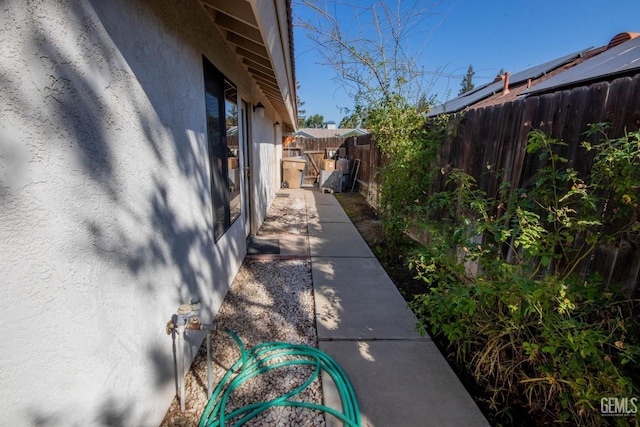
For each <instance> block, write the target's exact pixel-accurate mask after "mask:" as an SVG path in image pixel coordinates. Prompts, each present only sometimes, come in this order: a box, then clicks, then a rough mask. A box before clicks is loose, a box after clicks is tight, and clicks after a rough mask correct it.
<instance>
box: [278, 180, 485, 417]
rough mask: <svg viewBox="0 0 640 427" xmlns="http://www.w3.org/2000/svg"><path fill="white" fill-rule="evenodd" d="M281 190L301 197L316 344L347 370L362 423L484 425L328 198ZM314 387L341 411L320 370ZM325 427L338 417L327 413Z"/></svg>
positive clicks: (307, 191)
mask: <svg viewBox="0 0 640 427" xmlns="http://www.w3.org/2000/svg"><path fill="white" fill-rule="evenodd" d="M283 191H286V192H288V193H290V195H291V196H294V197H304V198H305V200H306V206H307V220H308V254H309V255H310V256H311V265H312V277H313V288H314V293H315V305H316V310H315V311H316V323H317V331H318V340H319V346H320V349H321V350H323V351H324V352H326V353H327V354H329V355H330V356H331V357H333V358H334V359H335V360H336V361H337V362H338V363H339V364H340V365H341V366H342V368H343V369H344V370H345V372H346V373H347V375H348V377H349V379H350V381H351V383H352V385H353V387H354V389H355V393H356V397H357V399H358V403H359V405H360V411H361V414H362V420H363V425H366V426H378V427H388V426H402V427H410V426H420V427H424V426H438V427H445V426H488V425H489V424H488V422H487V421H486V419H485V417H484V416H483V415H482V413H481V412H480V410H479V409H478V407H477V406H476V404H475V402H474V401H473V400H472V399H471V396H470V395H469V393H467V391H466V390H465V388H464V387H463V386H462V384H461V383H460V381H459V380H458V378H457V377H456V375H455V374H454V372H453V371H452V370H451V368H450V367H449V365H448V364H447V362H446V360H445V359H444V357H443V356H442V354H441V353H440V351H439V350H438V348H437V347H436V346H435V344H434V343H433V342H432V341H431V339H430V338H429V337H428V336H427V337H422V336H420V334H418V333H417V332H416V330H415V326H416V323H417V319H416V318H415V316H414V315H413V313H412V312H411V311H410V310H409V309H407V308H406V304H405V301H404V299H403V298H402V296H401V295H400V293H399V292H398V290H397V288H396V287H395V285H394V284H393V282H392V281H391V279H389V277H388V276H387V274H386V272H385V271H384V269H383V268H382V267H381V266H380V264H379V263H378V261H377V259H376V258H375V256H374V255H373V253H372V252H371V250H370V249H369V247H368V246H367V244H366V242H365V241H364V239H363V238H362V237H361V236H360V234H359V232H358V231H357V229H356V228H355V226H354V225H353V223H352V222H351V220H350V219H349V218H348V217H347V215H346V214H345V212H344V211H343V209H342V207H341V206H340V204H339V203H338V201H337V200H336V198H335V197H334V196H333V195H331V194H323V193H321V192H320V191H318V190H315V189H300V190H283ZM282 244H284V246H285V248H283V250H284V251H287V249H286V242H283V241H281V245H282ZM298 248H299V246H298ZM322 387H323V393H324V399H325V403H326V404H328V405H329V406H332V407H334V408H336V409H338V410H341V404H340V401H339V395H338V393H337V391H336V388H335V387H334V385H333V382H332V381H331V379H330V378H329V377H328V376H327V377H323V383H322ZM327 425H329V426H334V425H335V426H338V425H342V423H341V422H338V421H337V420H336V419H335V418H334V417H332V416H330V415H327Z"/></svg>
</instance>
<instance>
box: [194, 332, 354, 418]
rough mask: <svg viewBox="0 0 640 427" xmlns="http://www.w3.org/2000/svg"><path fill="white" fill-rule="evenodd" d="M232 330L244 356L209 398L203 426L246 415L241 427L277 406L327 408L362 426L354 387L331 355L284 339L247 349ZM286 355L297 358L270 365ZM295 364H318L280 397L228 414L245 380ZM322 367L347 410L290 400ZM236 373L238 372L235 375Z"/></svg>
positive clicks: (334, 413) (326, 410)
mask: <svg viewBox="0 0 640 427" xmlns="http://www.w3.org/2000/svg"><path fill="white" fill-rule="evenodd" d="M228 332H229V334H230V335H231V336H232V337H233V339H234V340H235V342H236V343H237V344H238V346H239V347H240V351H241V356H240V358H238V360H237V361H236V362H235V363H234V364H233V366H232V367H231V368H230V369H229V370H228V371H227V373H226V374H225V376H224V377H223V378H222V380H221V381H220V382H219V383H218V385H217V387H216V389H215V390H214V392H213V394H212V395H211V399H209V403H208V404H207V406H206V408H205V410H204V413H203V414H202V418H201V419H200V427H224V426H225V422H226V421H227V420H231V419H233V418H237V417H239V416H242V418H240V419H239V420H238V421H237V422H236V423H235V424H234V425H235V426H241V425H243V424H244V423H246V422H247V421H249V420H250V419H251V418H253V417H255V416H257V415H258V414H260V413H261V412H263V411H265V410H267V409H269V408H273V407H276V406H293V407H302V408H307V409H313V410H318V411H323V412H327V413H329V414H331V415H333V416H334V417H336V418H338V419H339V420H340V421H342V422H343V424H344V425H345V426H350V427H360V426H361V425H362V424H361V419H360V410H359V408H358V402H357V400H356V397H355V393H354V391H353V387H352V386H351V383H350V382H349V379H348V378H347V375H346V374H345V373H344V371H343V370H342V368H341V367H340V366H339V365H338V364H337V363H336V362H335V360H333V359H332V358H331V357H330V356H329V355H328V354H326V353H324V352H323V351H321V350H318V349H317V348H315V347H310V346H307V345H301V344H291V343H284V342H267V343H263V344H259V345H257V346H255V347H254V348H253V349H251V350H250V351H246V350H245V347H244V344H243V343H242V341H241V340H240V338H238V335H236V333H235V332H233V331H231V330H229V331H228ZM282 357H285V358H291V357H293V358H294V359H293V360H286V361H284V362H276V363H271V364H269V361H271V360H273V359H276V358H282ZM293 365H309V366H312V367H315V370H314V372H313V374H312V375H311V376H310V377H309V378H307V380H306V381H305V382H304V383H303V384H302V385H300V386H299V387H297V388H295V389H294V390H292V391H290V392H288V393H286V394H284V395H282V396H280V397H277V398H275V399H273V400H269V401H264V402H256V403H252V404H250V405H247V406H244V407H242V408H239V409H237V410H235V411H232V412H230V413H227V411H226V404H227V401H228V400H229V396H230V395H231V393H232V392H233V391H234V390H235V389H236V388H238V387H239V386H240V385H241V384H242V383H244V382H245V381H248V380H249V379H251V378H253V377H255V376H256V375H260V374H263V373H265V372H268V371H271V370H273V369H278V368H282V367H285V366H293ZM322 370H324V371H326V372H327V373H328V374H329V375H330V376H331V378H332V379H333V381H334V383H335V384H336V387H337V388H338V392H339V393H340V398H341V400H342V408H343V412H339V411H337V410H335V409H333V408H330V407H328V406H325V405H318V404H315V403H309V402H298V401H293V400H290V398H291V397H293V396H295V395H297V394H298V393H300V392H301V391H303V390H304V389H306V388H307V387H308V386H309V385H310V384H311V383H312V382H313V381H314V380H315V379H316V378H317V377H318V375H320V373H321V372H322ZM234 373H235V374H236V375H235V376H234ZM232 377H233V378H232Z"/></svg>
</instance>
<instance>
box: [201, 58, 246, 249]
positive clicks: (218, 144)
mask: <svg viewBox="0 0 640 427" xmlns="http://www.w3.org/2000/svg"><path fill="white" fill-rule="evenodd" d="M202 62H203V76H204V87H205V116H206V121H207V123H206V126H207V146H208V151H209V153H208V157H209V169H210V172H209V173H210V184H211V210H212V215H213V218H212V219H213V236H214V242H217V241H218V240H219V239H220V238H221V237H222V236H223V235H224V234H225V232H226V231H227V230H228V229H229V228H230V227H231V225H232V224H233V223H234V222H235V221H236V220H237V219H238V218H239V217H240V212H239V210H236V209H234V210H233V215H232V209H231V201H232V198H231V196H234V200H236V199H237V198H238V197H240V195H239V194H240V190H239V187H236V186H235V185H232V180H231V177H230V168H229V166H230V164H229V159H232V158H233V157H232V156H233V155H232V153H230V152H229V151H230V150H229V147H228V144H227V108H228V107H229V104H228V103H229V102H232V103H233V104H234V105H236V108H237V99H235V98H237V88H236V86H235V85H234V84H233V83H232V82H231V81H230V80H229V79H228V78H226V77H225V76H224V74H222V73H221V72H220V71H219V70H218V69H217V68H216V67H215V66H214V65H213V64H212V63H211V62H210V61H209V60H208V59H207V58H206V57H205V56H203V57H202ZM234 95H235V98H234ZM232 166H234V167H232V169H231V172H232V173H236V174H237V173H239V172H238V169H237V167H238V165H236V162H233V165H232ZM230 193H233V194H230ZM235 203H236V202H234V204H235Z"/></svg>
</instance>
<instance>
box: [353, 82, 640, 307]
mask: <svg viewBox="0 0 640 427" xmlns="http://www.w3.org/2000/svg"><path fill="white" fill-rule="evenodd" d="M598 122H608V123H609V124H610V125H611V127H610V130H609V137H610V138H618V137H621V136H623V135H624V134H625V131H629V132H635V131H637V130H638V129H639V128H640V75H636V76H635V77H624V78H619V79H616V80H613V81H612V82H601V83H595V84H592V85H590V86H583V87H577V88H573V89H570V90H564V91H558V92H555V93H550V94H545V95H541V96H532V97H528V98H524V99H518V100H515V101H511V102H507V103H504V104H500V105H494V106H489V107H485V108H479V109H471V110H468V111H466V112H464V113H462V114H455V115H453V116H452V117H451V120H450V125H449V126H450V129H449V130H450V135H449V137H448V138H447V139H446V141H445V142H444V143H443V145H442V146H441V149H440V152H439V155H438V159H437V163H436V165H434V167H435V168H437V169H436V170H440V169H443V170H447V169H449V168H457V169H461V170H463V171H465V172H466V173H468V174H470V175H472V176H473V177H474V178H475V179H476V181H477V184H478V187H479V188H480V189H481V190H482V191H484V192H485V193H486V194H487V195H488V196H489V197H494V198H495V197H498V192H499V188H500V185H501V184H502V183H503V182H505V181H508V182H509V183H510V184H511V188H514V189H515V188H526V187H528V186H529V185H530V184H531V183H532V182H533V180H535V177H536V172H537V170H538V169H539V168H541V167H543V166H544V160H541V159H540V158H539V156H538V155H527V153H526V149H525V148H526V145H527V141H528V135H529V133H530V132H531V131H532V130H534V129H537V130H541V131H543V132H544V133H545V134H547V135H548V136H550V137H552V138H555V139H558V140H561V141H563V142H564V143H565V144H566V146H562V147H561V148H560V150H561V151H560V152H559V153H558V154H559V155H561V156H562V157H564V158H567V159H568V161H569V162H568V163H567V167H571V168H573V169H575V170H577V171H578V172H579V174H580V176H582V177H586V176H587V175H588V174H589V170H590V168H591V166H592V161H593V154H589V153H587V152H585V151H584V150H583V149H582V147H581V143H582V142H583V141H587V140H588V139H587V138H586V137H585V136H584V132H585V131H586V130H587V129H588V127H589V125H590V124H592V123H598ZM590 142H592V143H595V142H597V138H592V139H591V140H590ZM345 144H346V147H347V153H348V157H349V158H350V159H355V158H360V159H361V160H362V164H363V167H362V169H361V172H360V174H359V177H358V182H359V184H360V185H359V188H360V192H361V193H362V194H364V195H365V196H367V198H368V200H369V201H370V203H372V204H374V205H375V204H376V201H377V197H378V184H379V181H378V168H379V167H380V165H381V162H383V161H384V159H382V158H381V156H380V151H379V149H378V148H377V147H376V146H375V143H374V141H373V140H372V138H370V137H369V136H367V137H366V138H365V137H360V138H358V139H355V138H353V139H349V140H347V141H345ZM365 165H366V167H365ZM446 179H447V177H446V176H445V175H444V174H436V178H435V180H434V181H433V183H432V187H431V189H430V192H431V193H433V192H438V191H442V190H444V189H445V185H446ZM639 191H640V190H639ZM611 208H612V209H615V206H611ZM595 272H598V273H599V274H600V275H601V277H603V278H604V280H605V281H606V283H607V284H609V283H622V284H623V287H624V289H625V291H626V292H627V293H628V294H630V295H631V294H634V293H635V294H637V293H639V292H640V285H639V283H640V241H638V239H637V238H634V237H633V236H622V237H621V238H620V239H618V240H617V241H616V242H611V243H609V244H607V245H603V246H601V247H599V248H598V249H597V251H596V252H595V255H594V256H593V257H592V258H591V259H589V260H586V261H585V262H584V265H583V266H582V273H583V274H585V275H587V274H593V273H595Z"/></svg>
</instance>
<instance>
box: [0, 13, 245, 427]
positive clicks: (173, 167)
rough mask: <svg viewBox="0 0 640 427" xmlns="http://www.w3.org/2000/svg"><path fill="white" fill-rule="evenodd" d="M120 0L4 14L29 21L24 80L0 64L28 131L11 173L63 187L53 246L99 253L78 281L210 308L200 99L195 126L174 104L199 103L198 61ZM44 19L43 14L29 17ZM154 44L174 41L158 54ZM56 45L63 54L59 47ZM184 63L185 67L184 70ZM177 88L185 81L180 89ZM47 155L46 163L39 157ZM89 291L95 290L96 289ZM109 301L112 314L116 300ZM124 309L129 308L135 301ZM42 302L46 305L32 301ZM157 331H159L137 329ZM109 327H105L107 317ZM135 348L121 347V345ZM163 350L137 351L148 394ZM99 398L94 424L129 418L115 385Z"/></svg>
mask: <svg viewBox="0 0 640 427" xmlns="http://www.w3.org/2000/svg"><path fill="white" fill-rule="evenodd" d="M125 3H128V2H120V5H119V6H118V7H114V5H113V4H112V3H109V5H107V4H106V3H105V2H100V1H93V2H90V3H89V4H91V5H92V6H93V7H94V9H95V10H91V8H90V6H87V3H84V2H80V3H76V2H71V3H70V4H68V5H63V4H60V5H58V6H53V5H51V6H47V7H51V8H58V9H57V12H56V14H49V15H48V16H46V17H45V15H43V14H42V12H43V11H42V10H39V9H40V8H43V6H41V5H39V4H27V5H24V7H23V8H22V9H23V10H22V11H20V12H15V11H11V12H15V13H21V14H24V16H26V17H27V18H26V19H22V21H23V22H29V23H30V25H29V26H27V27H23V28H22V29H20V31H22V32H26V33H28V34H24V36H25V37H23V40H24V44H25V46H24V49H25V50H28V51H30V52H33V53H34V55H32V56H33V57H32V58H31V59H30V61H31V63H29V64H28V67H27V66H25V68H26V69H28V70H29V73H28V75H27V77H24V78H20V77H18V76H16V78H13V75H14V74H16V72H15V70H13V69H11V70H7V69H0V81H1V82H2V84H3V87H4V88H6V90H7V93H10V94H11V99H10V101H11V104H12V105H13V106H14V108H16V109H20V110H21V111H22V113H21V115H24V116H27V117H26V120H25V121H28V122H29V123H30V124H32V126H33V129H31V126H30V129H29V132H30V138H29V140H28V143H27V144H28V148H26V150H29V151H31V152H32V153H36V154H35V155H34V157H33V158H32V159H31V164H30V165H29V166H27V161H26V160H25V161H24V162H23V163H21V164H20V165H19V166H17V168H23V169H24V170H22V171H19V172H21V173H23V174H24V175H29V173H30V172H31V171H32V170H34V169H38V168H41V169H42V170H43V171H44V172H43V174H46V179H47V180H49V181H50V182H49V183H48V184H47V185H49V184H52V185H57V184H59V186H58V187H59V188H60V191H59V192H57V193H56V194H65V196H66V195H68V198H69V200H64V201H59V202H58V203H56V204H55V205H54V206H55V208H56V209H59V211H57V212H55V214H56V215H59V216H60V217H61V218H64V220H65V221H68V222H73V224H72V225H71V226H70V228H73V229H75V230H79V233H78V235H70V236H66V238H67V239H68V241H66V239H65V242H64V244H65V245H81V246H84V248H82V247H79V248H76V249H75V250H76V251H77V252H82V249H86V251H85V252H86V253H89V254H93V256H95V257H97V258H98V259H101V260H102V263H101V264H100V265H101V266H102V267H98V268H94V267H93V266H92V267H91V269H89V270H88V271H87V272H86V274H85V277H87V278H89V279H91V283H83V284H82V285H83V286H89V287H92V286H93V287H96V286H100V284H105V283H109V286H110V287H112V288H114V289H111V290H110V292H112V293H115V294H117V293H119V292H122V295H123V296H126V295H131V294H134V293H140V292H143V293H144V294H145V298H146V299H147V301H148V302H149V305H150V306H153V305H154V301H157V300H158V299H162V300H164V301H165V302H166V301H176V302H185V301H189V299H190V298H191V297H192V296H194V295H198V294H199V293H200V291H201V290H203V289H207V290H208V292H209V293H210V294H209V295H208V296H207V298H203V302H205V303H209V304H204V308H205V310H204V312H203V314H206V315H208V316H209V317H210V318H212V317H213V315H214V314H215V313H214V312H213V308H212V307H213V304H211V302H212V301H213V302H217V301H218V302H221V301H222V298H223V297H224V293H225V292H226V288H225V287H224V285H221V284H217V286H218V287H219V289H215V288H214V286H215V285H216V284H212V283H211V282H212V281H213V279H214V272H216V271H219V270H222V271H227V270H228V269H229V267H228V266H226V265H221V264H222V263H223V262H224V260H221V259H220V257H219V256H218V255H219V254H217V253H216V252H215V251H214V242H213V235H212V227H211V205H210V189H209V175H208V166H207V153H206V140H205V137H204V133H203V132H204V128H205V123H204V106H202V107H203V108H202V119H203V120H202V123H198V126H194V124H193V122H194V120H195V121H196V122H198V117H195V118H194V117H193V116H191V115H190V114H189V111H185V110H186V109H184V108H181V105H194V104H195V105H199V104H198V101H200V97H199V96H200V95H198V96H196V95H194V93H199V91H198V90H197V89H196V90H193V86H195V85H196V84H197V87H198V88H199V87H201V86H202V85H203V83H202V81H201V80H202V77H201V70H200V69H198V68H197V67H195V68H194V61H193V58H197V60H198V61H199V60H200V57H199V56H195V55H193V57H192V58H189V57H188V56H189V55H190V54H191V52H190V51H189V49H188V48H186V47H185V46H180V44H181V43H183V42H184V44H187V43H186V40H185V39H186V37H181V34H180V33H179V32H177V31H176V32H175V34H170V35H169V34H164V35H162V37H164V38H165V39H162V38H160V39H158V40H156V43H155V45H154V44H152V43H144V41H148V40H149V35H145V34H143V33H144V32H145V29H147V28H148V27H149V22H148V21H149V19H151V18H148V17H146V16H145V12H147V10H146V8H145V9H144V10H137V12H138V14H135V13H129V12H130V8H136V7H140V6H136V5H125ZM149 3H151V2H149ZM21 7H22V6H21ZM155 7H157V8H160V6H155ZM173 7H174V8H177V9H180V8H179V7H178V6H173ZM96 13H97V19H96V15H95V14H96ZM182 13H183V14H184V13H185V12H184V11H182ZM44 19H50V20H51V21H53V22H49V21H47V22H46V23H45V22H43V21H41V20H44ZM56 20H59V21H60V22H56ZM66 22H71V23H72V24H71V25H65V23H66ZM137 23H140V25H139V26H136V24H137ZM49 24H51V25H49ZM55 25H60V27H59V28H65V31H64V32H62V33H60V34H58V35H56V36H52V34H50V33H49V31H50V30H49V29H48V28H50V27H52V26H55ZM157 25H159V24H156V26H157ZM105 30H106V32H105ZM129 30H134V31H137V32H139V33H140V34H131V33H130V31H129ZM138 36H140V37H138ZM167 41H170V42H172V43H173V46H170V48H169V49H166V47H167V46H166V42H167ZM69 44H71V45H73V47H74V49H69V48H68V47H69ZM181 50H187V51H188V52H189V53H184V54H183V55H184V57H182V58H178V59H179V60H178V61H175V62H172V61H171V60H170V58H163V57H162V55H161V56H160V57H158V56H157V54H158V52H163V55H171V54H175V53H176V52H180V51H181ZM3 63H5V64H6V63H7V62H6V61H5V62H3ZM185 63H186V65H189V67H185V68H186V71H185V70H183V69H181V68H180V67H181V66H182V65H185ZM154 64H160V65H161V66H154ZM22 65H24V64H22ZM52 65H53V66H52ZM3 68H4V67H3ZM187 72H191V73H192V74H191V75H190V76H185V73H187ZM163 73H169V74H171V75H173V76H174V77H175V76H180V78H183V77H186V78H185V80H184V81H183V82H182V83H181V84H176V85H171V84H166V83H167V82H166V81H163V80H158V77H159V76H160V75H162V74H163ZM29 79H31V80H32V81H29ZM196 79H197V80H198V81H197V82H196ZM165 80H166V79H165ZM34 85H35V86H36V88H37V93H34V91H33V87H34ZM185 87H187V88H188V87H191V89H192V90H186V91H182V90H181V89H182V88H185ZM190 96H191V97H192V98H189V97H190ZM7 147H8V146H7ZM14 148H15V147H14ZM5 149H6V148H5ZM20 149H21V148H15V150H16V151H19V150H20ZM3 150H4V149H3ZM3 155H4V153H3ZM15 156H18V157H19V156H20V154H19V153H18V154H15ZM15 156H14V157H15ZM141 156H145V158H141ZM47 157H50V158H51V159H53V160H54V162H53V163H51V162H49V163H47V162H46V158H47ZM43 159H44V160H43ZM56 162H57V163H56ZM67 168H68V169H67ZM61 171H67V172H64V173H61ZM0 179H2V180H3V181H5V180H8V179H9V178H6V177H2V176H0ZM36 185H39V184H36ZM0 188H1V189H2V191H0V199H1V200H2V201H3V203H4V200H6V199H8V198H16V199H17V196H18V191H19V189H16V188H13V187H12V186H11V185H10V183H9V182H6V181H5V182H2V181H0ZM12 191H15V194H12ZM67 192H68V194H67ZM230 240H231V239H230ZM53 244H54V245H55V244H60V242H58V241H55V242H54V243H53ZM230 245H231V246H230V247H229V248H227V250H228V251H229V252H231V253H233V254H236V255H237V254H239V253H240V250H241V248H240V247H239V246H238V244H237V243H235V242H230ZM85 256H86V257H90V255H85ZM65 262H67V263H68V265H66V266H64V267H66V268H68V269H69V270H71V269H81V268H85V267H86V266H80V265H78V264H76V260H75V259H67V260H66V261H65ZM105 266H106V267H105ZM101 268H102V270H101ZM105 271H106V272H109V273H111V272H114V273H115V276H116V277H118V278H121V277H133V278H134V280H132V281H124V282H117V283H114V282H110V280H111V278H110V277H93V276H92V275H95V274H100V273H104V272H105ZM159 279H162V280H159ZM96 284H98V285H96ZM66 285H67V286H78V284H77V283H67V284H66ZM131 288H135V289H134V290H132V289H131ZM102 291H103V290H101V289H97V290H96V293H101V292H102ZM99 302H101V303H102V302H105V301H99ZM106 302H107V303H108V302H109V301H106ZM118 305H119V307H118V309H122V303H119V304H118ZM207 307H208V308H209V312H208V313H206V311H207V310H206V308H207ZM130 309H131V310H134V311H135V309H136V307H130ZM172 309H173V307H172ZM216 309H217V307H216ZM44 311H45V312H47V311H49V308H47V307H46V306H45V308H44ZM170 314H171V313H167V316H169V315H170ZM158 326H160V328H162V325H146V326H145V328H146V329H147V330H150V329H158ZM110 328H111V331H115V330H116V328H115V325H110ZM112 333H115V332H112ZM155 333H156V334H157V332H155ZM137 337H138V336H137V335H132V336H131V337H130V338H129V339H130V340H135V339H137ZM145 339H147V340H148V343H149V342H150V341H152V340H151V339H150V338H149V337H146V338H145ZM139 345H141V344H139V343H136V344H135V345H133V344H132V348H133V349H136V348H138V346H139ZM170 348H171V344H170V340H169V339H167V341H166V348H164V347H162V348H161V347H159V346H154V345H153V344H151V345H148V346H146V347H145V350H146V352H147V354H146V358H147V360H148V361H149V362H148V363H150V364H152V366H153V367H154V368H153V370H154V372H155V374H156V375H155V378H153V379H151V381H153V384H154V386H155V387H156V388H158V389H159V388H162V387H166V385H167V384H168V383H170V382H171V381H172V379H173V360H172V359H171V357H170V350H168V349H170ZM125 350H126V349H125ZM72 363H75V362H72ZM109 381H111V379H109ZM101 407H102V409H101V411H100V413H99V416H98V418H99V422H101V423H102V424H105V425H124V424H127V423H128V422H127V420H130V417H131V416H133V415H132V408H133V403H132V404H123V403H122V398H121V397H119V396H117V395H116V394H111V393H104V397H103V403H102V404H101ZM30 416H31V419H32V422H33V423H34V424H35V425H41V426H44V425H54V424H56V423H58V422H62V423H64V421H65V420H67V415H66V414H63V413H59V414H56V413H47V414H45V413H42V412H40V410H39V409H32V410H31V413H30Z"/></svg>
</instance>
